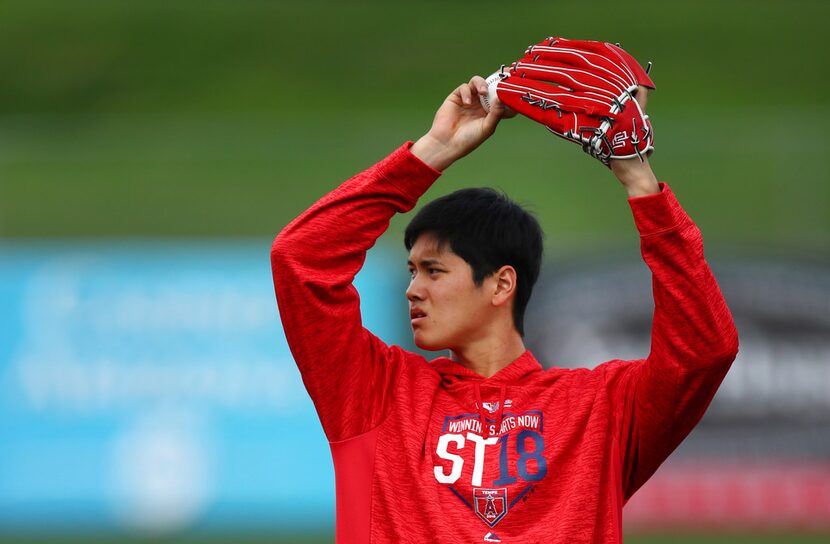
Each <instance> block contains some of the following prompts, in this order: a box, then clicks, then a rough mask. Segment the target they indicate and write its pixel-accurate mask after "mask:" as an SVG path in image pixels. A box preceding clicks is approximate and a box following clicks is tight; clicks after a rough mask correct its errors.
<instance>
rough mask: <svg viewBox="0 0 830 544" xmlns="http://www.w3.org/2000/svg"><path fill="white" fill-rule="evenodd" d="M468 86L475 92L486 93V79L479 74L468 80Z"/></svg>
mask: <svg viewBox="0 0 830 544" xmlns="http://www.w3.org/2000/svg"><path fill="white" fill-rule="evenodd" d="M470 87H472V89H473V91H474V93H475V94H481V95H486V94H487V81H486V80H485V79H484V78H483V77H481V76H473V78H472V79H471V80H470Z"/></svg>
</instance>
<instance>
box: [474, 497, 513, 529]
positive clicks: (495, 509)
mask: <svg viewBox="0 0 830 544" xmlns="http://www.w3.org/2000/svg"><path fill="white" fill-rule="evenodd" d="M473 503H474V504H475V506H474V510H475V513H476V515H478V517H480V518H481V519H482V520H483V521H484V523H486V524H487V525H489V526H490V527H493V526H495V525H496V523H498V522H499V521H501V519H502V518H503V517H504V516H505V515H507V488H506V487H502V488H499V489H486V488H483V487H476V488H473Z"/></svg>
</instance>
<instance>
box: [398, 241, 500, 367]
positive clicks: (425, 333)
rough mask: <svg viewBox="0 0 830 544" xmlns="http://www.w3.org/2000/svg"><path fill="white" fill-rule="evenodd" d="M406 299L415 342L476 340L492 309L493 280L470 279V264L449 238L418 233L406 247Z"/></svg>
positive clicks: (428, 345) (434, 345) (438, 345)
mask: <svg viewBox="0 0 830 544" xmlns="http://www.w3.org/2000/svg"><path fill="white" fill-rule="evenodd" d="M408 265H409V271H410V273H411V276H412V280H411V281H410V284H409V288H408V289H407V290H406V298H407V299H408V300H409V308H410V319H411V324H412V334H413V336H414V338H415V345H416V346H418V347H419V348H421V349H426V350H431V351H434V350H442V349H458V348H459V347H462V346H464V345H467V344H470V343H472V342H473V341H475V340H477V339H478V337H479V336H481V335H482V334H483V333H484V331H483V327H482V324H483V323H485V322H486V321H487V320H488V318H489V316H490V312H491V311H492V305H491V299H492V296H491V295H488V293H490V291H491V288H492V286H491V285H490V283H491V281H490V279H489V278H485V280H484V283H483V284H482V285H481V286H477V285H476V284H475V283H474V282H473V270H472V268H471V267H470V265H469V264H467V261H465V260H464V259H462V258H461V257H459V256H458V255H456V254H455V253H453V252H452V250H451V249H450V248H449V244H444V245H439V244H438V243H437V241H436V240H435V238H434V237H433V236H432V235H430V234H428V233H427V234H422V235H421V236H419V237H418V239H417V240H416V241H415V244H414V245H413V246H412V250H411V251H410V252H409V261H408Z"/></svg>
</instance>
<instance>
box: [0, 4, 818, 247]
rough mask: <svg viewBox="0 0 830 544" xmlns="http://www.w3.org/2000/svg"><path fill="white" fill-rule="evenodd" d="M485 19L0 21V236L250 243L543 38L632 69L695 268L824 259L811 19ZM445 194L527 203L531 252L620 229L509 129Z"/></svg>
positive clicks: (594, 239) (144, 8)
mask: <svg viewBox="0 0 830 544" xmlns="http://www.w3.org/2000/svg"><path fill="white" fill-rule="evenodd" d="M500 5H501V4H500V3H498V2H476V3H471V2H454V3H432V2H425V3H407V4H395V3H380V2H358V3H348V4H339V3H334V2H319V1H318V2H309V3H302V4H300V3H293V2H262V1H246V2H221V1H209V2H196V1H184V2H183V1H179V2H160V1H149V2H141V3H137V2H113V3H107V4H101V3H97V2H90V1H86V0H82V1H78V2H71V3H61V2H44V1H35V2H24V1H21V0H13V1H11V2H6V3H5V5H4V17H3V21H2V23H0V25H2V29H0V30H2V31H0V45H2V47H0V70H2V73H3V74H4V85H3V86H2V88H0V235H2V236H4V237H22V238H28V237H43V236H45V237H74V236H84V237H89V236H92V237H101V236H106V237H110V236H235V235H255V236H256V235H262V236H270V235H271V234H273V233H274V232H276V231H277V230H279V228H280V227H281V226H282V225H284V224H285V223H286V222H287V221H289V220H290V219H291V218H292V217H293V216H294V215H296V214H297V213H299V212H300V211H301V210H302V209H303V208H304V207H306V206H307V205H308V204H309V203H311V202H312V201H313V200H314V199H315V198H316V197H318V196H320V195H321V194H323V193H324V192H326V191H327V190H329V189H331V188H333V187H334V186H335V185H336V184H337V183H338V182H339V181H341V180H342V179H344V178H345V177H348V176H349V175H351V174H352V173H354V172H356V171H357V170H359V169H362V168H364V167H366V166H368V165H370V164H371V163H373V162H374V161H376V160H378V159H379V158H381V157H382V156H384V155H385V154H386V153H388V152H389V151H391V150H392V149H393V148H395V147H396V146H398V145H399V144H400V143H401V142H403V141H404V140H406V139H409V138H417V137H418V136H419V135H420V134H421V133H423V132H424V131H426V130H427V128H428V127H429V123H430V120H431V117H432V114H433V112H434V110H435V108H436V107H437V105H438V104H439V103H440V101H441V100H442V99H443V97H444V96H445V95H446V94H447V92H448V91H449V90H450V89H452V88H453V87H454V86H455V85H457V83H458V82H459V81H461V80H464V79H466V78H467V77H469V75H471V74H473V73H482V74H485V73H487V72H488V71H490V70H493V69H494V68H496V67H498V65H499V64H500V63H501V62H509V61H510V60H512V59H513V58H514V57H516V56H517V55H519V54H520V53H521V52H522V50H523V48H524V46H525V45H526V44H527V43H529V42H530V41H535V40H536V39H538V38H541V37H544V36H545V35H548V34H551V33H561V34H563V35H569V36H574V37H586V38H591V37H595V38H604V39H609V40H613V41H621V42H622V43H623V45H624V46H625V47H627V48H628V49H629V50H630V51H632V52H633V53H634V54H636V55H637V56H638V57H640V58H642V59H650V60H652V61H654V65H655V68H654V72H653V76H654V79H655V81H656V82H657V85H658V90H657V91H655V92H654V93H653V94H652V96H651V100H650V111H651V114H652V117H653V119H654V125H655V134H656V138H657V140H656V144H657V153H656V154H655V156H654V158H653V164H654V167H655V170H656V171H657V173H658V175H659V176H660V177H661V178H662V179H665V180H667V181H669V182H670V183H672V185H673V187H674V188H675V190H676V192H677V193H678V194H679V196H680V197H681V199H682V201H683V202H684V205H685V206H686V207H687V209H688V210H689V211H690V213H691V214H692V216H693V217H694V218H695V219H696V221H697V222H698V223H699V224H700V225H701V227H702V228H703V230H704V233H705V234H706V236H707V241H709V242H710V244H715V245H723V246H727V247H739V248H748V249H750V250H751V249H752V248H756V247H761V248H764V249H769V248H770V247H773V248H774V247H782V248H784V247H785V248H790V249H796V250H804V251H808V252H813V251H821V252H825V253H826V252H827V250H828V249H830V174H828V172H827V169H826V168H825V161H824V157H826V156H827V153H828V151H830V136H828V128H827V127H828V126H829V125H830V123H828V121H830V95H828V94H827V93H826V92H825V91H824V89H826V88H827V83H828V81H827V80H828V78H830V75H829V74H830V57H828V56H827V55H818V56H816V57H815V58H811V60H810V62H802V61H799V60H798V59H800V58H802V57H803V55H802V53H803V52H804V51H809V50H813V51H819V50H821V47H822V44H821V37H822V35H823V34H822V33H823V26H824V21H826V20H827V16H828V15H830V4H828V3H826V2H821V1H797V2H788V3H780V2H774V1H761V2H745V1H736V2H726V3H724V2H714V1H703V2H695V3H690V4H688V5H687V4H683V5H682V6H681V5H665V4H661V3H658V2H647V1H640V2H636V1H635V2H633V3H630V4H628V5H627V7H626V9H625V10H617V9H611V6H613V5H615V4H613V3H611V2H602V1H600V2H599V3H597V4H595V8H594V10H593V14H592V16H591V17H584V16H581V15H580V14H581V13H582V12H583V11H584V8H583V7H582V6H581V5H580V4H579V3H561V2H557V3H548V4H541V5H540V6H538V7H537V8H536V9H534V13H533V14H532V15H530V14H522V15H518V16H515V15H514V16H511V17H510V19H509V22H508V21H507V20H505V17H503V16H502V15H500V13H499V6H500ZM604 6H605V7H604ZM563 20H566V21H569V22H568V23H567V25H564V24H562V23H558V22H557V21H563ZM496 28H497V29H498V32H493V29H496ZM468 185H495V186H499V187H502V188H504V189H505V190H507V191H508V192H509V193H510V194H511V195H513V196H514V197H516V198H517V199H519V200H521V201H525V202H530V203H532V205H533V207H534V208H535V210H536V211H537V213H538V214H539V216H540V218H541V219H542V222H543V225H544V227H545V229H546V232H548V244H549V245H550V246H552V247H556V248H560V247H561V248H569V247H574V246H576V247H583V246H586V245H587V246H596V245H601V244H603V243H609V242H610V243H613V241H614V240H615V239H617V238H618V237H619V236H621V235H622V234H621V233H627V232H628V230H629V229H630V214H629V212H628V211H627V209H626V208H627V207H626V206H625V203H624V201H623V196H624V193H623V191H622V189H621V188H619V187H616V181H614V180H613V178H612V177H611V176H610V175H609V174H608V173H607V172H606V171H605V169H603V168H602V167H601V166H599V165H598V164H594V163H593V162H592V161H589V160H588V159H587V158H586V157H584V156H583V155H582V154H581V153H579V152H577V151H576V150H575V149H572V148H571V146H568V145H567V144H565V143H564V142H561V141H558V140H556V141H554V139H552V138H550V137H548V136H547V135H546V133H545V132H544V131H543V129H541V128H540V127H538V126H536V125H533V124H532V123H530V122H529V121H526V120H524V119H517V120H513V121H510V122H506V123H505V124H504V125H503V127H502V128H500V130H499V133H498V134H497V135H496V137H494V138H493V139H492V140H491V141H489V142H488V143H487V144H485V146H484V148H483V149H482V150H481V151H479V152H478V153H475V154H473V155H471V156H470V157H469V158H467V159H466V160H465V161H463V162H462V163H459V164H458V165H456V166H454V167H453V168H452V169H450V170H449V171H448V172H447V174H446V175H445V176H444V177H443V178H442V180H441V181H440V182H439V183H438V184H437V185H436V187H435V188H434V189H432V190H431V191H430V192H429V193H428V195H427V196H428V197H434V196H436V195H439V194H443V193H446V192H449V191H451V190H454V189H456V188H459V187H462V186H468ZM400 230H401V222H396V223H394V224H393V229H392V232H393V233H395V235H397V233H399V232H400ZM396 243H397V241H396Z"/></svg>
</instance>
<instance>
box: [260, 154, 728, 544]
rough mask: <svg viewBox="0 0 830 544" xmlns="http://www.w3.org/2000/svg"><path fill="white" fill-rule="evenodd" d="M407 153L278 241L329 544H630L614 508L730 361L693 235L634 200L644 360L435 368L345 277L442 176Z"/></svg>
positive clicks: (660, 208) (685, 428)
mask: <svg viewBox="0 0 830 544" xmlns="http://www.w3.org/2000/svg"><path fill="white" fill-rule="evenodd" d="M410 146H411V142H408V143H407V144H405V145H403V146H401V147H400V148H399V149H398V150H396V151H395V152H394V153H392V154H391V155H390V156H389V157H387V158H386V159H384V160H383V161H381V162H380V163H378V164H376V165H374V166H373V167H371V168H369V169H368V170H366V171H365V172H362V173H360V174H358V175H357V176H355V177H353V178H351V179H350V180H348V181H346V182H345V183H343V184H342V185H341V186H340V187H338V188H337V189H335V190H334V191H333V192H331V193H329V194H328V195H326V196H325V197H323V198H322V199H320V200H319V201H318V202H317V203H316V204H314V205H313V206H312V207H311V208H309V209H308V210H307V211H306V212H305V213H303V214H302V215H301V216H300V217H298V218H297V219H295V220H294V221H292V222H291V223H290V224H289V225H288V226H286V227H285V229H283V231H282V232H281V233H280V234H279V235H278V236H277V238H276V240H275V241H274V245H273V247H272V250H271V264H272V267H273V274H274V287H275V290H276V295H277V301H278V303H279V310H280V315H281V318H282V322H283V327H284V329H285V335H286V338H287V340H288V344H289V346H290V347H291V351H292V353H293V355H294V358H295V360H296V363H297V366H298V367H299V369H300V373H301V374H302V377H303V382H304V383H305V386H306V388H307V390H308V392H309V395H311V398H312V400H313V401H314V405H315V407H316V409H317V413H318V415H319V417H320V421H321V423H322V425H323V429H324V431H325V433H326V436H327V437H328V439H329V442H330V444H331V451H332V457H333V458H334V468H335V477H336V487H337V542H339V543H341V544H343V543H361V544H363V543H367V542H373V543H380V542H390V543H401V542H442V543H454V542H458V543H464V544H469V543H478V542H504V543H519V542H521V543H533V542H540V543H541V542H544V543H556V542H561V543H568V544H573V543H577V542H592V543H599V542H603V543H616V542H622V507H623V504H624V503H625V501H626V500H628V498H629V497H631V495H632V494H633V493H634V492H635V491H636V490H637V489H638V488H639V487H640V486H642V485H643V483H644V482H645V481H646V480H648V478H649V477H650V476H651V475H652V474H653V473H654V471H655V470H656V469H657V467H658V466H659V465H660V464H661V463H662V462H663V461H664V460H665V459H666V457H667V456H668V455H669V454H670V453H671V452H672V451H673V450H674V449H675V448H676V447H677V445H678V444H679V443H680V442H681V441H682V440H683V438H684V437H685V436H686V435H687V434H688V433H689V432H690V431H691V430H692V428H693V427H694V426H695V424H696V423H697V422H698V421H699V420H700V418H701V416H702V415H703V413H704V411H705V410H706V407H707V406H708V405H709V402H710V401H711V399H712V397H713V396H714V394H715V391H716V390H717V388H718V386H719V384H720V383H721V381H722V380H723V378H724V376H725V375H726V372H727V370H728V369H729V366H730V364H731V363H732V361H733V360H734V358H735V356H736V354H737V349H738V338H737V333H736V331H735V327H734V324H733V322H732V317H731V315H730V313H729V310H728V308H727V307H726V303H725V302H724V300H723V297H722V295H721V293H720V290H719V288H718V286H717V283H716V282H715V279H714V278H713V276H712V273H711V271H710V270H709V267H708V265H707V264H706V261H705V260H704V256H703V245H702V240H701V236H700V231H699V230H698V228H697V227H696V226H695V224H694V223H693V222H692V221H691V219H689V217H688V216H687V215H686V214H685V212H684V211H683V210H682V208H681V207H680V205H679V204H678V202H677V200H676V199H675V197H674V194H673V193H672V191H671V189H670V188H669V187H668V185H666V184H664V183H661V184H660V187H661V190H662V192H660V193H658V194H655V195H649V196H644V197H638V198H630V199H629V204H630V206H631V209H632V211H633V214H634V221H635V223H636V226H637V228H638V230H639V232H640V236H641V248H642V253H643V257H644V259H645V261H646V263H647V264H648V266H649V268H650V269H651V271H652V273H653V287H654V289H653V290H654V303H655V312H654V321H653V328H652V343H651V352H650V354H649V355H648V358H646V359H640V360H633V361H622V360H613V361H608V362H605V363H603V364H600V365H599V366H597V367H596V368H594V369H593V370H587V369H564V368H555V367H554V368H549V369H544V368H542V366H541V365H540V364H539V363H538V362H537V361H536V359H535V358H534V357H533V355H532V354H531V353H530V352H529V351H526V352H525V353H524V354H522V355H521V356H520V357H519V358H518V359H516V360H515V361H513V362H512V363H510V364H509V365H508V366H507V367H505V368H504V369H502V370H501V371H499V372H498V373H497V374H495V375H494V376H492V377H490V378H484V377H482V376H480V375H478V374H476V373H475V372H473V371H471V370H468V369H466V368H464V367H462V366H460V365H459V364H457V363H455V362H453V361H452V360H450V359H447V358H444V357H441V358H438V359H436V360H434V361H432V362H428V361H427V360H426V359H424V358H423V357H421V356H420V355H417V354H414V353H410V352H407V351H405V350H403V349H402V348H400V347H398V346H388V345H386V344H385V343H383V342H382V341H381V340H380V339H378V338H377V337H376V336H374V335H373V334H372V333H371V332H369V331H368V330H366V329H365V328H363V326H362V323H361V317H360V302H359V299H358V294H357V291H356V290H355V288H354V286H353V285H352V280H353V279H354V276H355V274H356V273H357V272H358V271H359V270H360V268H361V266H362V265H363V262H364V259H365V254H366V251H367V250H368V249H369V248H370V247H372V245H373V244H374V243H375V241H376V240H377V238H378V237H379V236H380V235H381V234H382V233H383V232H384V231H385V230H386V228H387V227H388V225H389V220H390V218H391V217H392V216H393V215H394V214H395V213H396V212H406V211H409V210H410V209H412V207H413V206H414V205H415V203H416V201H417V199H418V198H419V197H420V196H421V195H422V194H423V193H424V192H425V191H426V190H427V189H428V188H429V187H430V185H431V184H432V183H433V182H434V181H435V180H436V179H437V178H438V176H439V175H440V172H438V171H436V170H433V169H432V168H430V167H429V166H428V165H426V164H424V163H423V162H421V161H420V160H419V159H418V158H417V157H415V156H414V155H412V154H411V152H410V151H409V147H410ZM401 266H402V267H403V266H404V265H403V263H401ZM402 270H403V268H402ZM401 296H403V294H401Z"/></svg>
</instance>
